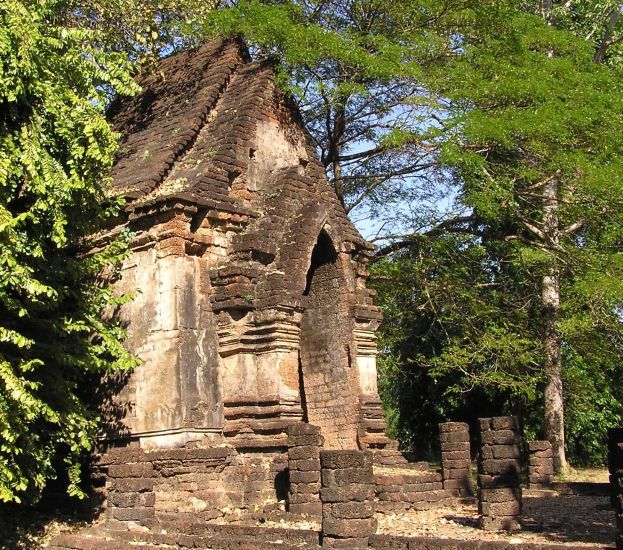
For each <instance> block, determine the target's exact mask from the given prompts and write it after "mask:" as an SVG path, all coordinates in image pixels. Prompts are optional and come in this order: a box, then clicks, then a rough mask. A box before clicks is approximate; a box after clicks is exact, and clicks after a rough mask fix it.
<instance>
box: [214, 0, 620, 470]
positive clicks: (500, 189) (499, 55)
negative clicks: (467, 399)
mask: <svg viewBox="0 0 623 550" xmlns="http://www.w3.org/2000/svg"><path fill="white" fill-rule="evenodd" d="M569 5H570V3H569V2H567V3H566V4H565V6H567V7H568V6H569ZM529 7H530V9H534V10H535V11H537V12H539V13H540V12H541V11H542V8H543V7H544V6H541V5H539V6H538V7H537V6H535V5H532V4H531V5H530V6H529ZM559 7H560V6H559ZM563 7H564V6H563ZM576 7H577V9H578V10H580V4H579V3H578V4H577V5H576ZM518 8H519V3H518V2H510V1H509V2H475V3H470V2H460V1H446V2H443V1H442V2H433V1H431V2H405V3H401V4H400V5H398V6H397V8H396V9H393V6H392V7H389V6H388V5H387V3H381V2H373V1H367V2H363V1H358V2H337V1H336V2H318V3H316V2H290V3H287V2H286V3H280V4H278V5H263V4H260V3H257V2H252V1H251V2H239V3H237V5H236V6H235V7H234V8H231V9H227V10H218V11H217V12H215V13H214V14H213V16H211V17H210V20H209V22H208V24H207V25H206V26H205V27H204V28H205V29H206V31H207V32H208V33H213V32H217V33H218V32H220V33H228V32H241V33H243V34H244V35H245V36H246V37H247V38H248V39H249V41H250V43H251V44H252V46H253V47H254V48H258V49H259V52H260V53H262V54H266V53H268V54H271V55H273V56H274V57H275V58H276V59H277V60H278V62H279V63H280V66H281V67H282V68H283V69H284V74H285V75H288V76H285V77H284V80H286V81H287V83H288V84H289V85H290V89H291V90H292V91H294V92H295V93H298V97H299V102H300V105H301V110H302V112H303V115H304V117H305V118H306V120H307V122H308V123H309V126H310V129H311V132H312V135H313V136H314V137H315V139H316V143H317V144H318V147H319V150H320V153H321V157H322V159H323V161H324V163H325V167H326V168H327V172H328V175H329V176H330V178H331V180H332V182H333V185H334V188H335V191H336V194H337V195H338V197H339V198H340V199H341V200H342V202H343V204H344V205H345V206H346V208H347V209H350V213H351V217H354V218H355V219H357V214H356V209H357V208H360V209H361V208H364V210H365V209H367V211H366V214H369V213H371V214H372V216H373V217H376V218H377V220H380V221H381V230H382V231H383V237H384V238H385V239H391V240H390V242H386V246H383V247H382V249H381V251H380V254H379V257H384V256H386V255H391V256H392V259H391V261H389V262H384V263H382V264H380V269H381V271H380V272H378V275H379V276H380V277H384V276H385V275H384V274H383V273H384V271H383V270H388V271H389V272H390V275H389V276H390V277H396V276H397V277H399V278H400V277H402V278H403V280H407V279H409V277H407V276H406V273H407V271H408V270H406V269H402V270H398V274H397V273H396V272H392V269H393V267H395V265H396V264H394V263H392V262H397V261H398V259H397V258H398V257H400V261H403V260H405V254H407V255H410V256H411V257H412V258H418V260H417V261H418V262H420V264H416V263H412V264H411V265H412V269H415V270H417V268H418V266H423V265H424V263H422V262H423V260H422V258H421V257H420V253H421V250H422V248H421V247H423V246H430V250H431V251H432V253H436V254H438V253H440V251H441V250H443V249H444V247H443V246H441V247H435V246H432V245H430V239H431V238H435V239H437V240H438V241H439V242H440V243H446V244H445V245H444V246H447V243H448V242H449V241H448V240H447V239H448V236H451V235H455V236H456V235H463V236H465V237H469V239H468V240H467V241H464V242H461V244H460V245H458V244H457V245H456V246H458V248H457V252H459V251H460V252H461V253H468V252H470V251H472V250H473V251H476V250H480V252H481V253H482V254H484V256H485V259H483V261H482V264H481V265H480V267H481V269H482V270H483V271H482V273H481V274H480V276H481V277H484V279H482V280H481V282H480V284H481V285H482V286H478V285H476V286H475V287H473V283H472V282H470V281H469V280H467V279H464V278H463V279H461V278H458V279H454V280H453V284H452V285H451V287H450V288H455V289H459V288H461V287H462V288H463V290H462V293H463V295H462V296H460V298H461V300H459V301H462V303H463V306H461V307H462V308H463V307H464V309H463V311H462V315H464V316H467V315H471V316H472V317H473V318H474V319H479V320H482V321H483V323H484V324H471V323H467V326H465V327H462V328H461V330H455V329H457V327H458V325H459V323H458V322H457V319H458V318H459V317H455V316H454V314H453V315H450V316H448V315H441V314H439V312H436V313H435V314H434V319H435V323H432V322H431V323H430V324H429V325H428V326H430V327H433V326H439V327H440V329H439V330H438V331H437V337H438V338H441V340H440V341H439V342H437V345H436V346H432V342H431V346H430V347H429V348H426V349H428V350H429V351H431V350H432V351H431V353H432V355H431V356H430V357H428V358H426V360H423V361H420V359H422V354H420V356H417V353H418V352H417V350H415V349H411V352H412V353H413V354H415V355H416V356H417V357H418V358H417V359H415V360H414V359H413V356H412V357H410V358H409V361H411V362H412V363H413V362H415V363H418V364H420V365H421V366H422V368H426V369H428V372H429V373H432V375H433V376H434V377H437V378H438V379H439V378H440V377H442V376H445V375H446V374H448V373H449V372H450V370H451V369H454V372H455V373H459V374H458V376H454V377H452V376H450V377H449V378H448V377H446V379H447V380H450V379H452V380H454V382H457V383H456V384H455V383H454V382H448V383H449V386H448V387H458V386H460V385H462V386H463V388H465V387H479V388H484V387H487V388H489V389H491V388H498V389H500V390H503V391H501V392H497V394H496V395H497V397H495V398H494V399H493V400H492V403H493V402H496V403H499V402H500V399H501V397H500V396H503V395H504V396H505V397H504V399H506V400H507V401H510V402H512V406H513V407H514V408H517V407H519V408H521V406H522V404H523V405H525V404H526V403H528V402H534V396H535V395H537V393H539V394H541V396H543V395H544V394H546V395H547V397H546V398H543V399H542V400H541V405H542V409H544V413H543V419H542V421H541V422H540V424H541V425H542V426H544V427H545V431H546V433H547V435H548V437H549V438H550V439H552V441H553V443H554V447H555V449H556V457H557V458H556V464H557V467H558V468H559V469H564V467H565V463H566V458H565V454H564V440H565V435H564V420H563V399H564V394H563V392H562V383H561V380H562V377H563V376H564V372H563V362H568V363H569V364H571V363H574V364H576V365H583V367H580V369H582V368H585V369H586V371H585V372H587V373H588V372H589V371H590V370H591V369H594V368H595V366H596V365H598V364H599V363H605V364H612V363H611V358H613V357H615V356H616V354H617V353H618V352H619V351H620V344H619V341H620V340H619V333H620V322H619V319H618V316H617V314H616V311H617V308H618V307H619V305H620V304H619V303H620V297H621V293H620V290H621V289H620V287H619V284H618V281H619V280H620V279H618V277H619V275H620V271H619V267H620V266H619V260H618V256H617V249H616V246H617V245H616V243H617V240H616V234H617V231H618V227H619V204H620V201H619V200H618V197H619V192H620V189H618V187H617V184H615V185H609V182H610V181H612V180H614V181H618V178H619V177H620V165H619V161H618V150H619V146H620V140H619V137H618V134H617V131H616V127H617V125H618V123H619V117H620V107H621V105H620V103H619V99H618V98H619V95H618V93H617V92H614V90H619V84H618V81H617V79H616V78H615V76H614V75H613V74H612V73H610V72H608V71H607V70H605V69H603V68H598V67H597V66H596V65H595V63H594V60H595V52H594V50H593V48H592V45H591V44H588V43H587V42H585V41H581V40H577V39H575V38H573V37H572V36H571V35H570V34H566V33H564V32H560V31H558V30H557V29H555V28H554V27H552V28H546V26H545V23H544V22H543V21H542V20H540V19H539V17H533V16H530V15H527V14H526V13H522V12H520V11H519V9H518ZM526 9H527V8H526ZM546 11H548V10H547V9H546ZM556 13H557V14H560V13H562V12H561V11H560V10H558V11H557V12H556ZM578 13H579V11H578ZM290 75H294V77H292V78H291V79H290V78H289V76H290ZM596 106H597V107H596ZM596 128H599V129H600V130H599V131H597V130H596ZM403 169H404V171H402V170H403ZM405 204H406V206H404V205H405ZM397 205H402V210H400V206H398V207H397ZM397 211H398V212H400V213H401V214H402V213H406V214H408V215H407V216H403V217H402V218H403V219H402V220H401V221H400V223H398V224H396V223H394V225H391V222H389V218H390V217H391V216H392V215H393V216H394V217H396V212H397ZM383 221H388V222H389V223H387V224H383V223H382V222H383ZM606 222H607V223H606ZM393 229H400V230H402V231H407V232H408V233H409V232H410V234H407V235H404V236H403V237H396V238H393V237H394V236H393V235H392V234H391V233H392V230H393ZM473 239H476V240H475V241H474V240H473ZM423 243H425V244H423ZM452 257H454V258H456V257H458V255H454V256H452ZM407 259H408V258H407ZM438 259H439V260H443V261H444V262H449V261H450V260H449V257H448V256H444V255H443V254H442V255H441V256H440V257H439V258H438ZM437 267H438V268H439V267H440V266H437ZM446 267H450V266H449V265H446ZM453 269H454V268H453ZM453 269H450V270H449V272H453ZM442 271H443V270H442ZM446 271H448V270H446ZM602 272H605V273H607V274H608V276H607V277H606V278H603V277H600V278H599V283H598V284H595V283H594V282H593V283H590V284H589V283H588V282H587V281H588V280H590V279H591V278H594V277H595V276H596V274H597V273H602ZM432 273H435V276H434V277H433V278H432V279H430V280H431V281H433V282H434V283H435V284H437V283H438V282H439V281H437V279H435V277H439V271H435V270H433V272H432ZM431 276H432V275H431ZM472 276H474V274H473V273H472ZM428 280H429V279H427V278H426V277H424V278H422V279H420V281H421V282H422V284H423V283H424V282H426V281H428ZM476 280H479V279H478V278H476ZM470 285H471V286H472V287H473V288H470ZM380 288H381V290H382V291H383V292H389V293H390V295H391V290H388V288H387V287H383V285H382V284H381V285H380ZM468 288H469V291H471V292H468V290H467V289H468ZM477 289H479V290H478V293H476V290H477ZM439 291H440V292H447V291H448V288H447V287H443V286H441V287H439ZM458 292H459V291H458V290H457V293H458ZM414 294H416V295H418V292H416V291H414ZM470 295H471V298H469V299H467V298H468V297H469V296H470ZM385 298H387V295H382V296H381V300H382V301H383V300H384V299H385ZM446 298H447V296H446ZM405 303H409V301H408V300H407V301H406V302H405ZM426 303H428V304H429V305H431V304H433V303H434V301H429V302H425V304H426ZM477 304H478V307H481V306H484V305H487V304H495V307H494V308H493V309H492V310H491V311H488V310H487V309H486V308H485V309H484V310H483V311H486V312H487V315H486V316H485V317H483V314H482V312H479V311H477V310H476V309H470V308H476V305H477ZM386 305H387V303H386ZM440 305H441V304H440ZM420 306H422V304H420ZM468 306H469V307H468ZM426 307H428V306H426V305H424V306H423V308H424V310H426ZM431 307H432V306H431ZM441 309H442V310H443V307H442V308H441ZM457 311H459V310H457ZM468 312H469V313H468ZM429 313H430V312H428V310H426V314H427V315H428V314H429ZM455 313H456V312H455ZM404 317H405V318H407V319H411V321H410V322H412V323H415V325H410V327H411V329H410V330H411V331H413V332H415V333H416V334H417V331H418V326H417V325H418V323H420V322H422V323H423V324H426V322H425V321H423V320H422V318H420V317H416V318H415V319H413V318H411V317H410V316H409V315H408V314H406V313H405V316H404ZM464 318H465V317H464ZM467 318H470V317H467ZM444 323H445V325H444ZM387 326H388V325H387V324H386V325H385V329H386V330H387ZM450 327H453V330H447V329H449V328H450ZM589 335H590V337H589ZM412 340H413V339H411V341H412ZM387 341H389V342H390V344H389V347H388V350H391V351H396V349H397V348H396V347H393V344H395V342H393V343H392V342H391V338H390V339H389V340H387V339H386V342H387ZM401 341H402V342H404V341H405V340H404V339H403V340H401ZM391 351H390V352H391ZM425 355H426V354H425V353H424V356H425ZM393 359H395V360H399V359H397V358H396V357H393ZM402 360H404V357H403V358H402ZM389 361H390V362H391V359H390V360H389ZM577 372H578V371H576V373H577ZM576 387H577V385H576ZM530 396H532V397H530ZM530 429H532V428H530Z"/></svg>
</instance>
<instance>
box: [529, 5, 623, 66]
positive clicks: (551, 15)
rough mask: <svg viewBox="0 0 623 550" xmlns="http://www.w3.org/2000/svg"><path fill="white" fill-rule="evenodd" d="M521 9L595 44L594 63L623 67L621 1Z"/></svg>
mask: <svg viewBox="0 0 623 550" xmlns="http://www.w3.org/2000/svg"><path fill="white" fill-rule="evenodd" d="M522 7H523V8H524V9H525V10H526V11H527V12H529V13H535V14H537V15H540V16H541V17H545V18H547V20H548V21H550V22H551V23H552V24H553V25H554V26H555V27H557V28H560V29H565V30H569V31H571V32H573V33H574V34H575V35H576V36H578V37H579V38H582V39H584V40H586V41H588V42H591V43H592V44H594V48H595V53H594V58H593V59H594V61H595V63H607V64H609V65H616V66H620V65H621V61H622V60H623V50H622V44H621V43H622V41H623V18H622V17H621V12H622V11H623V3H622V2H620V1H619V0H557V1H550V2H534V1H526V2H523V6H522Z"/></svg>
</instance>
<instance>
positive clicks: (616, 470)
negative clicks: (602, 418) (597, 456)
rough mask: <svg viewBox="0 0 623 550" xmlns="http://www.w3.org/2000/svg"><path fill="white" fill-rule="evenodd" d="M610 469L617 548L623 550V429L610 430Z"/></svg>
mask: <svg viewBox="0 0 623 550" xmlns="http://www.w3.org/2000/svg"><path fill="white" fill-rule="evenodd" d="M608 470H609V472H610V503H611V504H612V507H613V508H614V513H615V516H616V523H617V538H616V547H617V550H623V429H622V428H613V429H610V430H608Z"/></svg>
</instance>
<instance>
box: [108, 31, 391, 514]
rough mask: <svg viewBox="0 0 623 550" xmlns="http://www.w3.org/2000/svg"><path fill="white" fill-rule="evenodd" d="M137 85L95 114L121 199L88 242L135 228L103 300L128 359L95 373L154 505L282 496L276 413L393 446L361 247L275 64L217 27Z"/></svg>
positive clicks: (189, 509)
mask: <svg viewBox="0 0 623 550" xmlns="http://www.w3.org/2000/svg"><path fill="white" fill-rule="evenodd" d="M139 84H140V85H141V88H142V90H143V92H142V93H141V94H140V95H138V96H137V97H134V98H121V99H119V100H117V101H115V102H114V103H113V105H112V106H111V108H110V111H109V117H110V120H111V123H112V124H113V126H114V128H115V129H116V130H117V131H118V132H120V134H121V135H122V140H121V144H120V154H119V158H118V160H117V163H116V165H115V167H114V169H113V181H112V185H111V188H110V192H111V194H114V195H121V196H123V197H124V198H125V199H126V207H125V215H124V216H123V217H122V218H120V219H118V220H116V221H115V223H118V225H117V226H115V227H112V226H111V227H110V228H109V232H108V233H107V234H106V235H102V236H101V239H102V240H101V242H102V243H104V242H105V240H106V239H109V238H110V237H111V236H113V235H114V234H116V233H117V232H119V231H123V230H126V229H129V230H131V231H132V234H133V238H132V242H131V244H130V246H131V251H132V254H131V255H130V257H129V258H128V259H127V261H126V262H125V263H124V265H123V269H122V273H121V278H120V280H119V281H118V282H117V289H118V291H119V292H120V293H122V292H123V293H132V294H135V299H134V300H132V301H131V302H128V303H125V304H123V305H122V306H121V307H120V308H119V310H118V311H116V312H115V314H116V315H117V316H118V318H119V320H120V321H121V323H122V324H123V325H124V326H126V327H127V339H126V345H127V347H128V349H130V350H131V351H132V352H134V353H136V354H137V355H138V356H139V357H140V358H141V359H142V363H141V364H140V366H138V367H137V368H136V369H135V370H134V371H133V372H132V373H130V374H129V375H125V376H122V377H120V378H115V379H113V378H109V379H107V380H106V383H105V384H104V385H103V387H102V388H101V393H102V395H103V397H102V399H101V401H102V406H101V410H102V415H103V417H105V418H106V429H105V433H106V436H105V438H104V440H105V444H106V445H108V446H117V447H123V446H132V445H135V446H138V447H140V448H142V449H143V450H145V451H146V452H147V453H148V454H150V455H151V456H152V458H154V461H153V465H154V471H155V475H156V481H155V484H156V488H155V494H156V504H155V509H156V513H157V514H164V513H165V512H166V511H167V510H168V511H170V512H171V513H196V514H199V515H201V516H205V517H206V518H209V517H211V516H212V515H213V514H214V513H216V512H215V510H216V509H217V508H218V506H221V505H222V506H223V507H227V506H231V505H234V506H242V507H248V506H252V505H253V503H254V502H256V501H257V502H272V503H274V502H277V501H279V500H282V499H283V498H285V497H284V495H283V494H282V493H283V490H282V488H283V487H284V485H285V482H284V479H286V476H287V474H284V472H285V470H286V468H287V462H288V432H287V430H288V427H289V426H290V425H293V424H296V423H299V422H301V421H303V422H308V423H310V424H313V425H317V426H319V428H320V431H321V436H322V437H323V438H324V440H325V446H326V447H328V448H336V449H353V450H357V449H368V448H371V449H375V450H383V449H385V448H388V447H391V446H392V445H393V446H394V447H395V444H393V443H392V442H390V440H389V439H388V438H387V436H386V435H385V423H384V421H383V417H382V408H381V405H380V399H379V395H378V389H377V376H376V353H377V349H376V337H375V331H376V329H377V327H378V325H379V322H380V319H381V314H380V310H379V309H378V308H377V307H375V306H374V305H373V303H372V296H373V292H372V291H371V290H369V289H368V288H367V287H366V280H367V277H368V272H367V268H366V266H367V263H368V261H369V259H370V257H371V253H372V247H371V246H370V245H369V243H366V242H365V241H364V239H363V238H362V237H361V235H359V233H358V232H357V230H356V228H355V227H354V225H353V224H352V223H351V222H350V220H349V219H348V216H347V215H346V212H345V211H344V208H343V207H342V205H341V204H340V202H339V200H338V199H337V196H336V195H335V192H334V190H333V189H332V187H331V186H330V184H329V182H328V181H327V178H326V174H325V170H324V167H323V166H322V164H321V163H320V161H319V159H318V158H317V156H316V153H315V150H314V147H313V145H312V144H310V141H309V137H308V134H307V133H306V130H305V128H304V127H303V125H302V123H301V119H300V116H299V114H298V113H297V111H296V109H295V108H294V107H293V106H292V103H291V101H290V100H289V99H288V98H287V97H285V96H284V95H283V94H282V93H281V92H280V91H279V89H278V88H277V86H276V84H275V74H274V70H273V68H272V66H271V64H270V63H267V62H262V61H253V60H251V58H250V56H249V54H248V52H247V51H246V49H245V47H244V46H243V45H242V44H241V42H240V40H238V39H233V38H227V39H218V40H215V41H212V42H209V43H207V44H205V45H203V46H201V47H199V48H197V49H194V50H190V51H185V52H181V53H179V54H176V55H174V56H171V57H169V58H166V59H163V60H162V61H161V62H160V63H159V67H158V70H156V71H154V72H153V73H152V74H150V75H148V76H145V77H141V78H140V79H139ZM97 244H99V243H96V245H97ZM136 289H139V290H140V292H138V293H136V292H135V291H136ZM201 449H204V450H201ZM209 449H227V451H223V452H224V453H225V454H226V456H220V455H219V456H216V455H214V456H212V454H214V453H216V454H218V453H219V452H221V451H210V450H209ZM181 450H184V453H185V454H184V453H182V455H180V457H178V458H175V459H174V458H172V456H173V455H171V456H169V455H167V454H166V453H174V452H178V451H180V452H181ZM297 452H303V451H297ZM153 453H164V454H162V459H158V460H156V455H154V454H153ZM201 453H203V455H202V454H201ZM211 453H212V454H211ZM195 455H196V456H195ZM200 455H201V456H200ZM202 461H203V462H202ZM219 475H220V476H222V478H223V481H220V482H219ZM193 476H195V479H193ZM271 476H272V478H271ZM295 477H296V476H295ZM160 480H163V483H162V484H160ZM164 480H166V483H164ZM286 481H287V480H286ZM267 487H269V488H270V487H272V493H271V494H267V493H266V488H267ZM285 493H286V495H287V486H286V487H285ZM262 499H263V500H262ZM295 500H296V499H295Z"/></svg>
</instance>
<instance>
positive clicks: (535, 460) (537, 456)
mask: <svg viewBox="0 0 623 550" xmlns="http://www.w3.org/2000/svg"><path fill="white" fill-rule="evenodd" d="M528 453H529V456H528V485H529V486H530V487H537V488H539V487H541V488H544V487H549V486H550V485H551V484H552V482H553V481H554V452H553V451H552V444H551V443H550V442H549V441H529V442H528Z"/></svg>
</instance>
